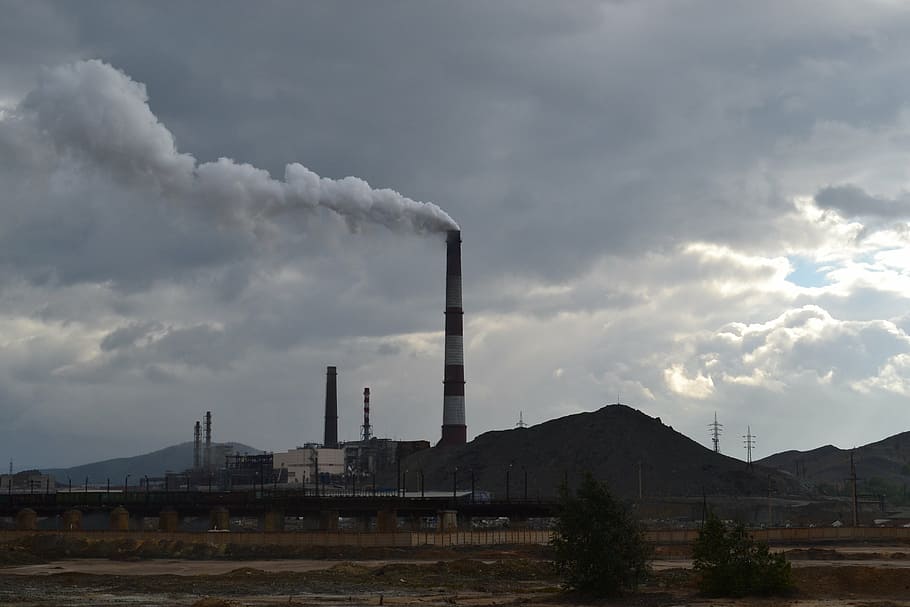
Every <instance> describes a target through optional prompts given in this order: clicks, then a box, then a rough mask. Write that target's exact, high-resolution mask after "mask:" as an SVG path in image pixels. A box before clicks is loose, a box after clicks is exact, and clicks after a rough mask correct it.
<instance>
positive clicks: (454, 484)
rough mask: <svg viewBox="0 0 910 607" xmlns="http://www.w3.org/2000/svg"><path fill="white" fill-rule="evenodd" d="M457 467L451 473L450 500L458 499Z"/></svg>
mask: <svg viewBox="0 0 910 607" xmlns="http://www.w3.org/2000/svg"><path fill="white" fill-rule="evenodd" d="M457 487H458V466H455V470H453V471H452V499H458V488H457Z"/></svg>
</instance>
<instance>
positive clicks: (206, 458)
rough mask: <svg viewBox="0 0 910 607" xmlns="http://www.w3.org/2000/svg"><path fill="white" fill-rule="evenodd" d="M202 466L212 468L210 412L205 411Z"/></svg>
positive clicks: (207, 468)
mask: <svg viewBox="0 0 910 607" xmlns="http://www.w3.org/2000/svg"><path fill="white" fill-rule="evenodd" d="M202 457H203V464H202V465H203V467H204V468H205V469H206V470H209V471H211V469H212V412H211V411H206V412H205V450H204V451H203V452H202Z"/></svg>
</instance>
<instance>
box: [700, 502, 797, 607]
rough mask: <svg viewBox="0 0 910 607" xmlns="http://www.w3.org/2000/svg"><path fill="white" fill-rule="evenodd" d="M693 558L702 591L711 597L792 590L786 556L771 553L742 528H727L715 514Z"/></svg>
mask: <svg viewBox="0 0 910 607" xmlns="http://www.w3.org/2000/svg"><path fill="white" fill-rule="evenodd" d="M693 557H694V560H695V571H696V572H698V573H699V574H700V576H701V577H700V580H699V588H700V589H701V591H702V592H703V593H705V594H707V595H709V596H746V595H772V594H784V593H786V592H788V591H789V590H791V589H792V588H793V574H792V572H791V570H790V563H788V562H787V559H785V558H784V555H782V554H771V553H770V552H769V551H768V545H767V544H765V543H763V542H757V541H756V540H754V539H753V538H752V537H751V536H750V535H749V534H748V533H747V532H746V530H745V529H744V528H743V526H742V525H738V526H736V527H734V528H732V529H727V528H726V527H725V526H724V523H723V522H722V521H721V520H720V519H718V518H717V517H716V516H715V515H714V514H710V515H709V516H708V520H707V521H706V522H705V525H704V527H703V528H702V530H701V533H699V535H698V539H696V540H695V548H694V551H693Z"/></svg>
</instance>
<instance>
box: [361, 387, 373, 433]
mask: <svg viewBox="0 0 910 607" xmlns="http://www.w3.org/2000/svg"><path fill="white" fill-rule="evenodd" d="M372 437H373V426H371V425H370V389H369V388H364V389H363V427H362V428H361V429H360V440H370V439H371V438H372Z"/></svg>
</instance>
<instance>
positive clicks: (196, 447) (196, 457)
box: [193, 420, 202, 470]
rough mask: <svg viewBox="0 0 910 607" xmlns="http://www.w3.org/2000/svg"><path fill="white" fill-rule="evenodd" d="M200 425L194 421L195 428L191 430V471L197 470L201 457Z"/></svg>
mask: <svg viewBox="0 0 910 607" xmlns="http://www.w3.org/2000/svg"><path fill="white" fill-rule="evenodd" d="M201 450H202V424H200V423H199V420H196V426H195V427H194V428H193V470H199V466H200V464H201V462H200V458H201V457H202V453H201Z"/></svg>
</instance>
